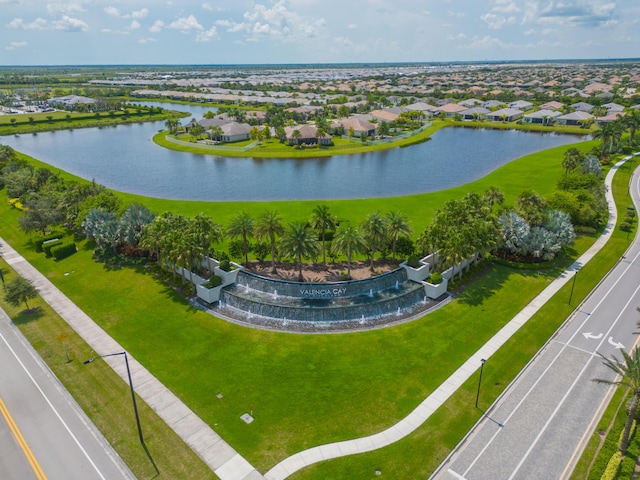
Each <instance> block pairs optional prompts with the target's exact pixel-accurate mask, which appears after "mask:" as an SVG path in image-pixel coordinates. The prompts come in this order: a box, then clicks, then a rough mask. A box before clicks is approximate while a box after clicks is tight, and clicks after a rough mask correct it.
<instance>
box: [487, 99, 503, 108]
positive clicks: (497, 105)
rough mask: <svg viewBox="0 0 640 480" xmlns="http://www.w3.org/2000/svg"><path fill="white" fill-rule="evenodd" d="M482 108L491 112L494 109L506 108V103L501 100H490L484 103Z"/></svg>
mask: <svg viewBox="0 0 640 480" xmlns="http://www.w3.org/2000/svg"><path fill="white" fill-rule="evenodd" d="M482 106H483V107H484V108H488V109H489V110H491V109H492V108H494V109H498V108H502V107H504V106H505V103H504V102H501V101H500V100H489V101H487V102H484V103H483V104H482Z"/></svg>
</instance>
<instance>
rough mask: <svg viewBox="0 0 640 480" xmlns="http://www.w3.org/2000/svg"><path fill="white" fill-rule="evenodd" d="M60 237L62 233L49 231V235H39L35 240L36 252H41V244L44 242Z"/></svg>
mask: <svg viewBox="0 0 640 480" xmlns="http://www.w3.org/2000/svg"><path fill="white" fill-rule="evenodd" d="M61 237H62V234H60V233H55V232H54V233H50V234H49V235H46V236H44V237H40V238H39V239H38V240H36V244H35V247H36V252H38V253H42V252H43V249H42V244H43V243H45V242H48V241H49V240H56V239H59V238H61Z"/></svg>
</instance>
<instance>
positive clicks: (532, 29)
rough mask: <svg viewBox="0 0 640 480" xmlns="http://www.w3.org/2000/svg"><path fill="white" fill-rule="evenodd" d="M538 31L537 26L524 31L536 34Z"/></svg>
mask: <svg viewBox="0 0 640 480" xmlns="http://www.w3.org/2000/svg"><path fill="white" fill-rule="evenodd" d="M536 33H538V31H537V30H536V29H535V28H530V29H529V30H527V31H526V32H524V34H525V35H535V34H536Z"/></svg>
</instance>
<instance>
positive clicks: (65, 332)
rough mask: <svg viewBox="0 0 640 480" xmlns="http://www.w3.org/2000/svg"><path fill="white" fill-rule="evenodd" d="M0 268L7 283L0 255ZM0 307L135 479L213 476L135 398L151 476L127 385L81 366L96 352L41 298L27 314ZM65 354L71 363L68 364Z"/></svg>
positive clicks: (8, 272)
mask: <svg viewBox="0 0 640 480" xmlns="http://www.w3.org/2000/svg"><path fill="white" fill-rule="evenodd" d="M0 268H1V269H2V272H3V274H4V277H5V281H6V282H9V281H11V279H12V278H14V277H15V275H16V273H15V272H14V271H13V270H12V269H11V268H9V267H8V265H7V263H6V262H5V261H4V259H2V258H0ZM0 306H1V307H2V308H3V309H4V310H5V311H6V312H7V313H8V315H9V316H10V317H11V319H12V320H13V322H14V323H15V324H16V325H18V327H19V328H20V330H21V331H22V333H23V334H24V335H25V336H26V337H27V338H28V339H29V341H30V342H31V344H32V345H33V346H34V348H35V349H36V350H37V352H38V354H39V355H40V356H41V357H42V358H43V359H44V360H45V362H46V363H47V365H48V366H49V368H51V370H52V371H53V372H54V373H55V375H56V377H57V378H58V379H59V380H60V381H61V382H62V383H63V384H64V385H65V387H66V388H67V389H68V390H69V392H70V393H71V394H72V395H73V397H74V398H75V399H76V401H77V402H78V404H79V405H80V406H81V407H82V409H83V410H84V411H85V412H86V413H87V414H88V415H89V417H90V418H91V420H92V421H93V422H94V423H95V424H96V426H97V427H98V428H99V429H100V431H101V432H102V434H103V435H104V436H105V438H106V439H107V440H108V441H109V443H111V445H113V447H114V448H115V449H116V451H117V452H118V453H119V454H120V456H121V457H122V458H123V460H124V461H125V462H126V463H127V465H128V466H129V468H130V469H131V471H132V472H133V473H134V474H135V475H136V477H137V478H139V479H147V478H149V479H150V478H157V479H163V478H164V479H169V480H174V479H178V478H179V479H186V478H194V479H195V478H198V479H214V478H217V477H216V476H215V475H214V474H213V473H212V472H211V470H209V468H208V467H207V466H206V465H205V464H204V462H202V460H200V458H198V456H197V455H196V454H195V453H193V451H192V450H191V449H190V448H189V447H188V446H187V445H186V444H185V443H184V442H183V441H182V439H180V438H179V437H178V436H177V435H176V434H175V432H173V430H171V429H170V428H169V427H168V426H167V424H166V423H165V422H164V421H163V420H162V419H161V418H160V417H158V416H157V415H156V414H155V413H154V412H153V410H151V408H149V407H148V406H147V404H146V403H144V402H143V401H142V400H140V399H138V402H137V404H138V410H139V416H140V424H141V427H142V431H143V434H144V439H145V443H146V444H147V447H148V449H149V452H150V454H151V456H152V458H153V460H154V462H155V463H156V465H157V466H158V470H159V472H160V475H159V476H156V473H155V470H154V469H153V466H152V464H151V463H150V461H149V459H148V457H147V455H146V454H145V452H144V450H143V449H142V446H141V445H140V442H139V440H138V432H137V428H136V422H135V417H134V414H133V406H132V402H131V392H130V390H129V386H128V385H127V384H126V383H124V382H123V381H122V379H121V378H120V377H119V376H118V375H117V374H116V373H115V372H114V371H113V370H112V369H111V368H110V367H109V366H108V365H107V364H106V363H105V362H103V361H96V362H95V363H92V364H91V365H88V366H87V365H83V364H82V362H83V361H84V360H86V359H88V358H90V357H92V356H94V355H95V353H94V352H93V350H91V348H90V347H89V346H88V345H87V344H86V343H85V342H84V341H83V340H82V339H81V338H80V336H79V335H77V334H76V333H75V331H74V330H73V329H71V327H69V325H68V324H67V323H66V322H65V321H64V320H63V319H62V318H60V316H58V315H57V314H56V313H55V312H54V311H53V309H52V308H51V307H50V306H49V305H48V304H46V303H45V302H44V301H43V300H42V299H41V298H40V297H38V298H37V299H35V300H31V301H29V307H30V308H31V310H32V311H30V312H27V311H26V310H25V309H24V305H22V306H20V307H19V308H15V307H12V306H11V305H8V304H7V303H6V302H5V301H4V298H0ZM62 338H64V344H63V342H62V340H61V339H62ZM67 353H68V355H69V359H70V360H71V361H70V362H67ZM123 361H124V360H123Z"/></svg>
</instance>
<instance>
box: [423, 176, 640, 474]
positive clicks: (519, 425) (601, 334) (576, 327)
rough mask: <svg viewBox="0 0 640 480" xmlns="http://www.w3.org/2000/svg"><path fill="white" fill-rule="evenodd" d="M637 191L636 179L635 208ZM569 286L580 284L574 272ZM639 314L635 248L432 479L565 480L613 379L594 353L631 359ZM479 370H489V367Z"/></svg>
mask: <svg viewBox="0 0 640 480" xmlns="http://www.w3.org/2000/svg"><path fill="white" fill-rule="evenodd" d="M639 189H640V186H639V184H638V178H637V177H634V180H633V183H632V186H631V191H632V195H633V197H634V202H635V203H636V205H637V204H638V198H639V197H640V190H639ZM619 214H623V212H620V213H619ZM575 281H576V282H579V281H580V273H579V272H578V273H577V274H576V280H575ZM567 301H569V298H567ZM638 306H640V244H639V243H638V242H637V241H636V242H634V243H633V245H632V247H631V248H630V250H629V251H628V252H627V254H626V256H625V257H624V258H623V259H622V260H621V261H620V262H619V263H618V264H617V265H616V267H615V268H614V269H613V270H612V272H611V273H610V274H609V275H608V276H607V277H606V278H605V279H604V280H603V281H602V282H601V284H600V285H599V286H598V287H597V288H596V289H595V290H594V291H593V292H592V294H591V295H590V296H589V298H588V299H587V300H586V301H585V302H584V303H583V304H582V305H580V306H579V309H578V310H577V311H576V312H574V314H573V316H572V318H571V319H570V320H569V321H568V322H567V323H566V324H565V325H564V327H563V328H562V329H561V330H560V331H559V332H558V333H557V334H556V335H555V336H554V337H553V338H552V339H551V341H550V342H549V343H548V344H547V345H546V347H545V348H544V349H543V350H542V351H541V352H539V353H538V355H537V356H536V358H535V359H534V361H532V362H531V363H530V364H529V366H528V367H527V368H526V369H525V370H523V372H521V374H520V375H519V377H518V378H517V379H516V380H515V381H514V383H513V384H512V385H510V387H509V388H508V389H507V391H506V392H505V394H503V396H502V397H501V398H500V399H498V401H497V402H496V403H495V404H494V405H493V406H492V407H491V408H490V409H489V410H488V411H486V412H485V416H484V417H483V419H482V420H481V421H480V422H479V423H478V424H477V425H476V426H475V427H474V429H473V430H472V431H471V432H470V434H469V435H468V436H467V437H466V438H465V439H464V440H463V441H462V442H461V444H460V445H458V447H456V449H455V450H454V452H453V453H452V455H450V456H449V458H448V459H447V460H445V462H444V463H443V464H442V465H441V466H440V467H439V469H438V470H437V471H436V472H435V473H434V475H433V476H432V478H434V479H439V480H460V479H467V480H480V479H487V480H489V479H491V480H497V479H499V480H502V479H505V480H506V479H518V480H520V479H536V480H538V479H542V478H545V479H546V478H549V479H551V478H553V479H564V478H568V477H569V476H570V475H571V472H572V471H573V468H574V467H575V464H576V462H577V461H578V459H579V457H580V455H581V453H582V451H583V449H584V447H585V445H586V442H587V441H588V438H589V436H590V435H591V433H592V432H593V430H594V428H595V426H596V424H597V422H598V420H599V418H600V417H601V416H602V413H603V410H604V408H605V407H606V404H607V402H608V400H609V399H610V396H611V395H612V393H613V389H611V388H610V387H609V386H607V385H603V384H597V383H595V382H593V381H592V379H593V378H604V379H610V380H612V379H614V377H615V376H614V374H613V372H612V371H611V370H610V369H608V368H607V367H605V366H604V365H603V364H602V360H601V358H600V356H599V355H598V353H600V354H602V355H605V356H610V355H616V356H617V357H618V358H622V356H621V355H620V349H624V350H625V351H627V352H629V351H631V350H632V349H633V348H634V347H635V346H636V344H637V343H638V340H639V338H638V335H636V334H635V333H634V332H636V331H637V330H638V329H637V327H636V321H637V320H640V314H639V313H638V312H637V311H636V307H638ZM484 368H485V369H488V368H491V363H490V361H488V362H487V363H486V364H485V367H484ZM479 406H480V407H482V406H483V405H482V402H480V404H479Z"/></svg>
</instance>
